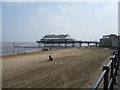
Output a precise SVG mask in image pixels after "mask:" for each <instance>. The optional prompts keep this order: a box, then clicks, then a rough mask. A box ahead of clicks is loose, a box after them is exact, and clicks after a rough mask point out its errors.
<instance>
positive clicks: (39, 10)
mask: <svg viewBox="0 0 120 90" xmlns="http://www.w3.org/2000/svg"><path fill="white" fill-rule="evenodd" d="M38 13H40V14H41V13H42V14H45V13H47V10H46V9H45V8H42V7H40V8H38Z"/></svg>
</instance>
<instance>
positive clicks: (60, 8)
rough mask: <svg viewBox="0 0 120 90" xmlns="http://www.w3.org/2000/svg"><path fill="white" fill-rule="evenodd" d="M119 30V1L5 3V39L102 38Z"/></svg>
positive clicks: (21, 40) (23, 40) (3, 20)
mask: <svg viewBox="0 0 120 90" xmlns="http://www.w3.org/2000/svg"><path fill="white" fill-rule="evenodd" d="M110 33H118V3H117V2H114V3H113V2H77V3H73V2H36V3H35V2H3V3H2V40H3V41H4V42H8V41H9V42H11V41H18V42H35V41H37V40H39V39H40V38H42V37H43V36H44V35H46V34H70V35H71V37H72V38H74V39H77V40H91V41H92V40H94V41H96V40H98V39H99V38H100V37H101V36H102V35H103V34H110Z"/></svg>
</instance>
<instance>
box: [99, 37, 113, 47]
mask: <svg viewBox="0 0 120 90" xmlns="http://www.w3.org/2000/svg"><path fill="white" fill-rule="evenodd" d="M100 47H112V40H111V39H109V38H103V39H100Z"/></svg>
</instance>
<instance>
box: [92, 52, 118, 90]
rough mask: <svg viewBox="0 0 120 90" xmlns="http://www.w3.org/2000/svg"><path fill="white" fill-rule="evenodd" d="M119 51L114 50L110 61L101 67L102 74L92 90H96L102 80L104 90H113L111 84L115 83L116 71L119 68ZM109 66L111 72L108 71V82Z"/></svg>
mask: <svg viewBox="0 0 120 90" xmlns="http://www.w3.org/2000/svg"><path fill="white" fill-rule="evenodd" d="M118 52H119V51H118V50H116V51H115V52H114V53H113V54H114V55H113V56H112V57H111V58H110V61H109V63H108V64H107V65H105V66H104V67H103V72H102V74H101V75H100V77H99V78H98V80H97V82H96V83H95V85H94V86H93V90H97V88H98V87H99V85H100V83H101V81H102V80H103V78H104V90H108V89H109V88H110V89H111V90H113V82H116V75H117V69H118V66H119V57H120V56H119V53H118ZM110 65H111V70H110V78H109V79H110V80H109V79H108V74H109V69H110Z"/></svg>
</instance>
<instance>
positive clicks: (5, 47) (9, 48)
mask: <svg viewBox="0 0 120 90" xmlns="http://www.w3.org/2000/svg"><path fill="white" fill-rule="evenodd" d="M13 43H15V45H25V46H37V43H36V42H2V43H0V46H1V45H2V53H1V52H0V55H3V56H4V55H11V54H17V53H23V52H35V51H41V49H40V48H15V47H13ZM13 52H14V53H13Z"/></svg>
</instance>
